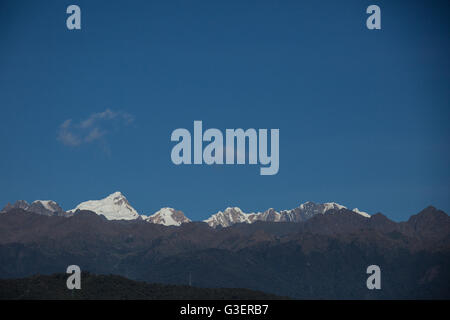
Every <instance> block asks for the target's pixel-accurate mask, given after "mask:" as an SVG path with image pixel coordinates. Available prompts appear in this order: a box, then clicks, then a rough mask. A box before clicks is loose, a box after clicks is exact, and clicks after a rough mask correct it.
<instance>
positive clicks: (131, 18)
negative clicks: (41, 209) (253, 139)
mask: <svg viewBox="0 0 450 320" xmlns="http://www.w3.org/2000/svg"><path fill="white" fill-rule="evenodd" d="M70 4H77V5H79V6H80V7H81V12H82V14H81V15H82V18H81V24H82V29H81V30H77V31H69V30H68V29H67V28H66V17H67V14H66V8H67V6H68V5H70ZM370 4H377V5H379V6H380V7H381V17H382V29H381V30H374V31H370V30H368V29H367V28H366V26H365V20H366V18H367V16H368V15H367V14H366V13H365V10H366V8H367V6H368V5H370ZM449 12H450V11H449V4H448V1H398V0H397V1H396V0H389V1H378V0H377V1H334V0H333V1H331V0H330V1H313V0H311V1H274V0H272V1H263V0H262V1H243V0H239V1H234V0H230V1H223V0H215V1H209V0H208V1H196V0H192V1H181V0H180V1H172V0H168V1H147V0H146V1H100V0H96V1H81V0H73V1H61V0H58V1H16V0H14V1H13V0H6V1H5V0H3V1H1V3H0V110H1V125H0V206H3V205H4V204H6V203H7V202H12V201H15V200H18V199H25V200H27V201H33V200H35V199H44V200H46V199H52V200H55V201H57V202H58V203H59V204H60V205H61V206H62V207H63V208H64V209H66V210H68V209H71V208H73V207H75V206H76V205H77V204H78V203H79V202H81V201H85V200H89V199H100V198H103V197H105V196H107V195H108V194H110V193H112V192H114V191H118V190H120V191H122V193H124V194H125V195H126V196H127V198H128V200H129V201H130V203H131V204H132V205H133V206H134V207H135V208H136V210H138V212H139V213H142V214H151V213H154V212H155V211H157V210H158V209H159V208H161V207H164V206H170V207H174V208H177V209H179V210H182V211H184V212H185V213H186V215H187V216H188V217H190V218H191V219H194V220H199V219H204V218H206V217H208V216H209V215H210V214H212V213H215V212H217V211H218V210H223V209H224V208H226V207H228V206H239V207H241V208H242V209H243V210H244V211H247V212H251V211H261V210H265V209H267V208H269V207H274V208H275V209H289V208H294V207H296V206H298V205H299V204H300V203H303V202H305V201H315V202H331V201H334V202H338V203H340V204H343V205H346V206H347V207H350V208H354V207H358V208H360V209H361V210H364V211H367V212H369V213H375V212H383V213H384V214H386V215H388V216H389V217H390V218H392V219H394V220H405V219H407V217H409V215H411V214H414V213H417V212H418V211H420V210H421V209H423V208H424V207H426V206H428V205H434V206H436V207H438V208H440V209H443V210H445V211H446V212H450V200H449V194H450V184H449V182H450V179H449V178H450V170H449V163H450V153H449V150H450V148H449V146H450V145H449V138H450V127H449V118H450V117H449V116H450V111H449V84H450V68H449V57H450V50H449V49H450V47H449V39H450V37H449V36H450V35H449V30H450V28H449V21H450V19H449ZM194 120H202V121H203V126H204V127H205V128H219V129H221V130H223V131H225V129H226V128H243V129H247V128H268V129H270V128H279V129H280V170H279V173H278V174H277V175H275V176H261V175H259V167H260V166H259V165H257V166H255V165H245V166H237V165H234V166H218V165H216V166H207V165H202V166H194V165H191V166H176V165H174V164H173V163H172V162H171V159H170V152H171V149H172V147H173V145H174V143H172V142H171V141H170V135H171V132H172V131H173V130H174V129H176V128H187V129H189V130H190V131H191V132H192V130H193V129H192V128H193V121H194Z"/></svg>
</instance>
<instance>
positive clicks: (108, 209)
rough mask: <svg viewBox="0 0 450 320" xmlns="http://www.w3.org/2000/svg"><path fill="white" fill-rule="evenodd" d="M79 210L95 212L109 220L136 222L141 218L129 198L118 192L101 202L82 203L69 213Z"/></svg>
mask: <svg viewBox="0 0 450 320" xmlns="http://www.w3.org/2000/svg"><path fill="white" fill-rule="evenodd" d="M77 210H89V211H93V212H95V213H97V214H101V215H104V216H105V218H106V219H108V220H134V219H138V218H139V214H138V213H137V212H136V210H134V208H133V207H132V206H131V205H130V203H129V202H128V200H127V198H125V196H124V195H123V194H122V193H120V192H118V191H117V192H114V193H112V194H110V195H109V196H107V197H106V198H104V199H101V200H89V201H85V202H82V203H80V204H79V205H78V206H76V208H75V209H72V210H69V211H68V212H70V213H75V212H76V211H77Z"/></svg>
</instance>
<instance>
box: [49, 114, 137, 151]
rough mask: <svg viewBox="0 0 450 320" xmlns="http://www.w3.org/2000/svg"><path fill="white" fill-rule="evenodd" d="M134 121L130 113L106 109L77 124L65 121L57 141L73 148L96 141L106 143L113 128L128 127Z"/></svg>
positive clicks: (70, 120)
mask: <svg viewBox="0 0 450 320" xmlns="http://www.w3.org/2000/svg"><path fill="white" fill-rule="evenodd" d="M133 121H134V117H133V115H131V114H129V113H126V112H122V111H113V110H110V109H106V110H105V111H103V112H98V113H93V114H91V115H90V116H89V117H88V118H86V119H84V120H81V121H79V122H76V123H74V122H73V121H72V119H67V120H65V121H64V122H63V123H61V124H60V125H59V129H58V137H57V139H58V141H59V142H61V143H62V144H64V145H66V146H72V147H75V146H79V145H82V144H85V143H92V142H95V141H103V142H105V138H106V136H107V135H108V134H109V133H110V129H111V128H117V127H119V126H128V125H129V124H131V123H132V122H133Z"/></svg>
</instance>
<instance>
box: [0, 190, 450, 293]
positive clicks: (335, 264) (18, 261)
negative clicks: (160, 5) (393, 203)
mask: <svg viewBox="0 0 450 320" xmlns="http://www.w3.org/2000/svg"><path fill="white" fill-rule="evenodd" d="M102 202H103V203H102ZM47 204H48V203H47ZM31 206H32V205H28V204H26V203H24V202H18V203H16V205H13V206H9V207H7V208H8V210H4V212H3V213H2V214H0V261H1V263H0V278H2V279H12V278H24V277H30V276H32V275H36V274H53V273H62V272H65V270H66V268H67V266H68V265H72V264H76V265H79V266H80V267H81V270H83V271H89V272H91V273H95V274H115V275H121V276H123V277H126V278H128V279H132V280H139V281H146V282H148V283H163V284H176V285H186V284H189V283H192V286H195V287H201V288H247V289H251V290H256V291H261V292H265V293H268V294H275V295H277V296H284V297H290V298H296V299H303V298H307V299H311V298H320V299H415V298H424V299H450V289H449V288H450V285H449V284H450V221H449V220H450V218H449V216H448V215H447V214H446V213H445V212H443V211H440V210H438V209H436V208H433V207H428V208H426V209H424V210H423V211H421V212H420V213H418V214H416V215H413V216H411V217H410V218H409V219H408V221H405V222H394V221H391V220H390V219H388V218H387V217H386V216H384V215H383V214H380V213H377V214H374V215H371V216H368V215H367V214H364V213H361V212H359V210H358V211H357V210H348V209H346V208H345V207H343V206H340V205H338V204H333V203H328V204H313V203H305V204H303V205H301V206H300V207H299V208H297V209H293V210H287V211H280V212H276V211H275V210H267V211H266V212H264V213H256V214H252V213H249V214H247V213H243V212H242V211H241V210H239V209H238V208H229V209H227V210H225V211H224V212H220V213H218V214H216V215H213V216H212V217H211V218H209V219H207V221H206V223H205V222H189V223H183V222H182V221H180V219H183V217H184V215H183V216H181V213H179V212H178V213H176V214H175V215H174V214H173V212H176V211H175V210H173V211H172V210H169V209H166V210H165V209H162V210H160V211H158V213H156V214H155V215H151V216H149V217H144V218H143V217H142V216H140V215H138V217H137V218H131V217H132V216H134V213H135V211H134V209H132V208H131V206H130V205H129V203H128V202H127V201H126V199H125V198H124V197H123V196H122V195H120V194H117V193H116V194H113V195H111V196H109V197H107V198H105V199H103V200H99V201H92V202H86V203H82V204H80V205H79V206H78V207H77V208H76V209H75V210H70V211H68V212H66V213H64V212H63V213H62V214H61V213H59V214H50V213H49V211H51V210H54V206H53V205H52V206H50V205H48V206H47V207H46V206H44V205H43V204H42V206H43V207H44V208H46V209H47V210H49V211H45V212H46V213H43V212H34V209H30V207H31ZM108 206H109V207H110V208H111V206H112V207H113V208H115V210H114V211H113V212H114V215H115V217H116V218H117V217H118V215H122V216H128V217H130V219H111V220H108V219H109V218H108V216H109V217H111V216H110V215H109V213H110V211H108V209H107V208H108ZM49 208H50V209H49ZM119 208H120V209H119ZM86 209H91V210H86ZM94 210H97V211H94ZM51 212H57V211H51ZM58 212H59V211H58ZM101 212H103V213H101ZM36 213H38V214H36ZM255 216H256V217H261V218H259V219H255V218H254V217H255ZM150 217H153V219H149V218H150ZM227 217H228V218H229V220H227ZM285 217H286V218H285ZM287 217H292V219H290V220H287ZM169 218H170V219H169ZM213 221H214V223H212V222H213ZM290 221H295V222H290ZM149 222H154V223H149ZM237 222H247V223H237ZM165 224H167V225H169V226H166V225H165ZM174 225H175V226H176V227H174ZM211 226H226V227H223V228H221V227H215V228H213V227H211ZM373 264H375V265H378V266H379V267H380V269H381V290H368V289H367V286H366V280H367V277H368V275H367V273H366V270H367V267H368V266H369V265H373Z"/></svg>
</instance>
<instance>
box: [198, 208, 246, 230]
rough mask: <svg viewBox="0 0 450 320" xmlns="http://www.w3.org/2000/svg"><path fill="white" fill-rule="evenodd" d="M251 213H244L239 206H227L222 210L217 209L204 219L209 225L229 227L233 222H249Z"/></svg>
mask: <svg viewBox="0 0 450 320" xmlns="http://www.w3.org/2000/svg"><path fill="white" fill-rule="evenodd" d="M251 215H253V214H249V213H244V212H243V211H242V210H241V208H238V207H228V208H226V209H225V210H224V211H219V212H217V213H216V214H213V215H212V216H211V217H209V218H208V219H206V220H204V222H206V223H207V224H209V225H210V226H211V227H217V226H218V225H221V226H222V227H229V226H231V225H233V224H235V223H242V222H246V223H251V221H250V219H249V217H250V216H251Z"/></svg>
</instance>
